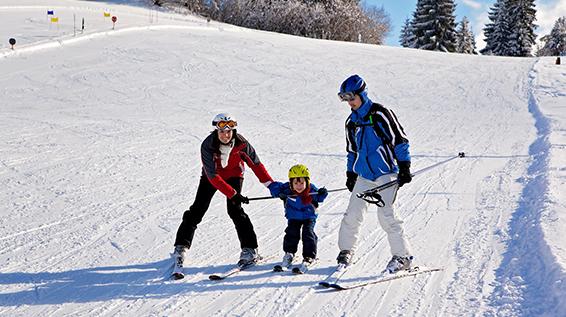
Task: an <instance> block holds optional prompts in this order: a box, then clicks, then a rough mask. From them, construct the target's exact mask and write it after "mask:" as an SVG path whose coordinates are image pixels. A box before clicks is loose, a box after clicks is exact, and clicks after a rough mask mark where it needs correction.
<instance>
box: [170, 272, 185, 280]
mask: <svg viewBox="0 0 566 317" xmlns="http://www.w3.org/2000/svg"><path fill="white" fill-rule="evenodd" d="M184 277H185V274H183V273H173V274H171V279H173V280H180V279H182V278H184Z"/></svg>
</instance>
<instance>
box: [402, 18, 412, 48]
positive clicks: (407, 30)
mask: <svg viewBox="0 0 566 317" xmlns="http://www.w3.org/2000/svg"><path fill="white" fill-rule="evenodd" d="M412 35H413V33H412V32H411V20H409V19H406V20H405V24H404V25H403V28H402V29H401V36H400V39H399V43H400V44H401V46H403V47H412V41H411V40H412Z"/></svg>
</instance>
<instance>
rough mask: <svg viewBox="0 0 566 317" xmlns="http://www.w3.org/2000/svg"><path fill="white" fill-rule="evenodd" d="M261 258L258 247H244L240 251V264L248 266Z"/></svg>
mask: <svg viewBox="0 0 566 317" xmlns="http://www.w3.org/2000/svg"><path fill="white" fill-rule="evenodd" d="M260 259H261V256H260V255H259V254H258V252H257V249H252V248H242V252H241V253H240V260H239V261H238V266H240V267H246V266H250V265H253V264H255V263H257V261H259V260H260Z"/></svg>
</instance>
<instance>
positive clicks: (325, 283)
mask: <svg viewBox="0 0 566 317" xmlns="http://www.w3.org/2000/svg"><path fill="white" fill-rule="evenodd" d="M318 285H320V286H322V287H330V283H328V282H324V281H323V282H318Z"/></svg>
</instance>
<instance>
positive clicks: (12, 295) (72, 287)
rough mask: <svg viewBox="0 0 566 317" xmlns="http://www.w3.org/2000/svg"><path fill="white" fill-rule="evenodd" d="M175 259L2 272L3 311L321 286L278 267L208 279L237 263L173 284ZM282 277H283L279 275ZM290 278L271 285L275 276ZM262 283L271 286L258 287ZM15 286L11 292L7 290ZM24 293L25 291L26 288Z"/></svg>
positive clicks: (192, 273) (192, 271)
mask: <svg viewBox="0 0 566 317" xmlns="http://www.w3.org/2000/svg"><path fill="white" fill-rule="evenodd" d="M170 263H171V260H170V259H165V260H161V261H158V262H152V263H146V264H136V265H125V266H106V267H95V268H87V269H78V270H71V271H65V272H39V273H23V272H14V273H0V285H2V288H4V289H8V288H9V289H11V290H13V289H15V288H19V290H17V291H2V293H0V307H7V306H19V305H52V304H64V303H88V302H104V301H108V300H114V299H123V300H124V299H125V300H136V299H140V298H168V297H170V296H172V295H176V294H190V293H205V292H216V291H219V292H222V291H241V290H246V289H259V288H263V289H265V288H279V287H313V286H315V285H316V284H317V282H313V281H312V280H309V281H306V280H305V279H301V280H297V279H295V278H294V277H292V276H291V274H292V273H290V272H285V273H273V272H272V271H271V270H272V267H273V265H274V264H275V263H266V264H261V265H258V266H256V267H253V268H250V269H248V270H246V272H242V273H240V274H238V275H236V276H233V277H230V278H229V279H226V280H224V281H210V280H209V279H208V276H209V275H210V274H212V273H218V272H222V271H225V270H228V269H229V268H230V267H232V264H227V265H219V266H205V267H189V268H185V270H184V272H185V279H183V280H179V281H173V280H170V279H169V274H170V273H171V269H172V266H171V265H170ZM330 270H331V267H323V268H313V269H312V270H311V271H309V273H308V274H309V275H311V276H312V275H313V274H321V275H325V274H328V273H330ZM276 274H280V275H276ZM281 274H283V275H287V276H288V277H289V278H286V279H284V280H278V279H276V280H273V281H271V280H269V279H272V278H274V277H276V276H280V277H284V276H283V275H281ZM262 279H264V280H265V279H267V281H263V282H258V281H260V280H262ZM10 284H12V286H9V287H7V285H10ZM23 288H25V289H23Z"/></svg>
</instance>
